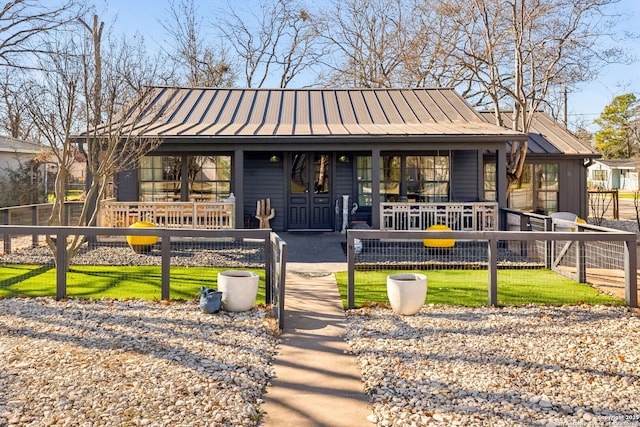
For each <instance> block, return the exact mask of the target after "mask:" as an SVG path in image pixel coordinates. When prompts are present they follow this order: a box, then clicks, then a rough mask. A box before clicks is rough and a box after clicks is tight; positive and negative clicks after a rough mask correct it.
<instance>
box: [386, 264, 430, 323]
mask: <svg viewBox="0 0 640 427" xmlns="http://www.w3.org/2000/svg"><path fill="white" fill-rule="evenodd" d="M387 296H388V297H389V302H390V303H391V308H392V309H393V311H395V312H396V313H398V314H402V315H406V316H410V315H412V314H416V313H417V312H419V311H420V309H421V308H422V306H423V305H424V300H425V298H426V297H427V276H425V275H424V274H418V273H400V274H391V275H389V276H387Z"/></svg>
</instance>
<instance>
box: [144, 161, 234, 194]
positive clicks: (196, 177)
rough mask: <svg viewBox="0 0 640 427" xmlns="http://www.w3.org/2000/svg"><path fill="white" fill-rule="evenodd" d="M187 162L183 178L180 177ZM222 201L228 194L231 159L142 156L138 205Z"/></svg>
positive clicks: (229, 192)
mask: <svg viewBox="0 0 640 427" xmlns="http://www.w3.org/2000/svg"><path fill="white" fill-rule="evenodd" d="M183 161H186V165H185V169H186V171H187V173H186V177H183V173H182V171H183ZM183 187H186V200H191V201H205V202H208V201H214V202H215V201H221V200H223V199H224V198H226V197H228V196H229V195H230V194H231V157H230V156H189V157H187V158H186V159H183V157H182V156H144V157H143V158H142V159H141V160H140V201H180V200H183V199H184V198H183Z"/></svg>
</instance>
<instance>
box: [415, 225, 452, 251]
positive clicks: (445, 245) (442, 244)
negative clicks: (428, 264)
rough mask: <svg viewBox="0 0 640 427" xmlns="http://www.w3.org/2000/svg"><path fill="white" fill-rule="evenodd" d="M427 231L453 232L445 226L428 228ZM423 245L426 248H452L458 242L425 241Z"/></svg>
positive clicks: (450, 240) (443, 240) (444, 240)
mask: <svg viewBox="0 0 640 427" xmlns="http://www.w3.org/2000/svg"><path fill="white" fill-rule="evenodd" d="M427 231H451V229H450V228H449V227H447V226H446V225H444V224H434V225H432V226H431V227H429V228H427ZM422 243H423V244H424V246H425V248H452V247H453V246H454V245H455V244H456V241H455V240H454V239H424V240H423V241H422Z"/></svg>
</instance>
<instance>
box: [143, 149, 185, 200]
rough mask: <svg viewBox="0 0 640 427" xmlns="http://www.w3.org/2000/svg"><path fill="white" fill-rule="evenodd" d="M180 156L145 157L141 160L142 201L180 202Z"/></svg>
mask: <svg viewBox="0 0 640 427" xmlns="http://www.w3.org/2000/svg"><path fill="white" fill-rule="evenodd" d="M181 170H182V168H181V158H180V156H144V157H143V158H142V159H141V160H140V201H142V202H152V201H175V200H180V187H181V185H180V181H181V175H182V174H181Z"/></svg>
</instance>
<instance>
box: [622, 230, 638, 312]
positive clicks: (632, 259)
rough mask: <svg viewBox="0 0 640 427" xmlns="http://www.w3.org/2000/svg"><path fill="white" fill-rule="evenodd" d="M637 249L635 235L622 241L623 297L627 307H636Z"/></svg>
mask: <svg viewBox="0 0 640 427" xmlns="http://www.w3.org/2000/svg"><path fill="white" fill-rule="evenodd" d="M637 250H638V246H637V243H636V239H635V236H634V238H633V239H629V240H625V241H624V282H625V283H624V299H625V301H626V302H627V305H629V307H638V254H637Z"/></svg>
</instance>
